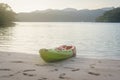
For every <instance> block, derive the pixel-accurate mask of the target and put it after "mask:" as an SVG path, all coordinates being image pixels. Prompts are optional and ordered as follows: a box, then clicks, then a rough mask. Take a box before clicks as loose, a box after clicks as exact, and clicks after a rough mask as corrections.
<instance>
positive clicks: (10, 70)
mask: <svg viewBox="0 0 120 80" xmlns="http://www.w3.org/2000/svg"><path fill="white" fill-rule="evenodd" d="M0 71H11V69H7V68H6V69H0Z"/></svg>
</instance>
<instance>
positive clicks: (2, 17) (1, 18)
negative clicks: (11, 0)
mask: <svg viewBox="0 0 120 80" xmlns="http://www.w3.org/2000/svg"><path fill="white" fill-rule="evenodd" d="M14 20H15V12H13V10H12V9H11V7H10V6H9V5H8V4H4V3H0V26H2V25H8V24H11V23H12V22H13V21H14Z"/></svg>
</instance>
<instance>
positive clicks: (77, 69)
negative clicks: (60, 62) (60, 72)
mask: <svg viewBox="0 0 120 80" xmlns="http://www.w3.org/2000/svg"><path fill="white" fill-rule="evenodd" d="M79 70H80V69H79V68H76V69H73V70H72V71H79Z"/></svg>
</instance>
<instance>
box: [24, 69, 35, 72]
mask: <svg viewBox="0 0 120 80" xmlns="http://www.w3.org/2000/svg"><path fill="white" fill-rule="evenodd" d="M29 71H36V70H35V69H27V70H24V71H23V72H29Z"/></svg>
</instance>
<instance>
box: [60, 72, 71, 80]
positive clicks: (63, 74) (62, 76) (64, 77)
mask: <svg viewBox="0 0 120 80" xmlns="http://www.w3.org/2000/svg"><path fill="white" fill-rule="evenodd" d="M65 75H66V74H65V73H62V74H60V75H59V78H60V79H66V80H68V79H71V78H69V77H66V76H65Z"/></svg>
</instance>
